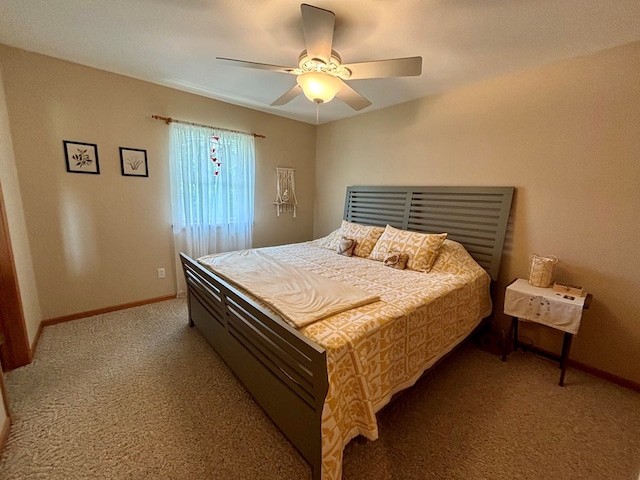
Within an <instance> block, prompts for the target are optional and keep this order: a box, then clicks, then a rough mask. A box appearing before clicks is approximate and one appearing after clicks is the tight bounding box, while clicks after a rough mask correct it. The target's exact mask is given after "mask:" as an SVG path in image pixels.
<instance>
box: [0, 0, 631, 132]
mask: <svg viewBox="0 0 640 480" xmlns="http://www.w3.org/2000/svg"><path fill="white" fill-rule="evenodd" d="M307 1H309V3H310V4H312V5H314V6H318V7H321V8H324V9H328V10H331V11H333V12H334V13H335V15H336V24H335V35H334V44H333V48H334V50H336V51H337V52H338V53H339V54H340V56H341V57H342V60H343V62H344V63H356V62H362V61H368V60H379V59H386V58H397V57H407V56H422V58H423V68H422V75H421V76H419V77H407V78H385V79H371V80H352V81H350V82H349V84H350V85H351V86H352V87H353V88H355V89H356V90H357V91H359V92H360V93H362V94H363V95H364V96H365V97H367V98H368V99H369V100H371V101H372V102H373V105H372V106H370V107H368V108H366V109H364V110H362V111H361V112H355V111H353V110H351V109H350V108H349V107H347V106H346V105H345V104H343V103H342V102H340V101H339V100H333V101H331V102H330V103H327V104H324V105H321V106H320V111H319V123H326V122H329V121H332V120H336V119H340V118H345V117H349V116H352V115H356V114H358V113H364V112H368V111H371V110H374V109H379V108H383V107H387V106H390V105H394V104H398V103H402V102H406V101H409V100H413V99H416V98H419V97H424V96H426V95H431V94H436V93H439V92H443V91H446V90H449V89H452V88H456V87H460V86H462V85H465V84H469V83H473V82H477V81H480V80H483V79H486V78H490V77H494V76H498V75H502V74H505V73H508V72H513V71H517V70H522V69H526V68H530V67H534V66H537V65H542V64H546V63H550V62H553V61H556V60H559V59H562V58H568V57H576V56H581V55H585V54H589V53H592V52H595V51H598V50H603V49H606V48H610V47H614V46H616V45H622V44H625V43H630V42H633V41H638V40H640V0H348V1H347V0H307ZM300 3H302V2H300V1H293V0H1V2H0V43H4V44H7V45H10V46H13V47H18V48H22V49H25V50H29V51H33V52H37V53H42V54H45V55H50V56H52V57H57V58H61V59H64V60H69V61H72V62H76V63H80V64H83V65H88V66H91V67H95V68H99V69H103V70H108V71H111V72H115V73H120V74H123V75H127V76H130V77H134V78H138V79H142V80H147V81H150V82H154V83H158V84H161V85H166V86H169V87H173V88H177V89H180V90H185V91H188V92H193V93H197V94H200V95H204V96H207V97H211V98H215V99H218V100H222V101H224V102H228V103H233V104H236V105H242V106H246V107H249V108H253V109H256V110H261V111H264V112H269V113H273V114H275V115H280V116H283V117H288V118H292V119H296V120H300V121H303V122H308V123H312V124H315V123H316V106H315V104H313V103H312V102H310V101H309V100H307V99H306V98H305V97H304V96H303V95H300V96H299V97H297V98H295V99H294V100H293V101H291V102H290V103H289V104H287V105H285V106H281V107H270V106H269V104H270V103H271V102H272V101H273V100H275V99H276V98H278V97H279V96H280V95H281V94H282V93H284V92H285V91H286V90H288V89H289V88H291V87H292V86H293V85H294V84H295V77H294V76H293V75H287V74H282V73H275V72H269V71H262V70H254V69H246V68H237V67H231V66H227V65H220V64H218V63H217V62H216V60H215V57H217V56H220V57H228V58H237V59H241V60H248V61H253V62H261V63H269V64H275V65H283V66H292V67H295V66H297V60H298V55H299V54H300V52H301V51H302V50H303V49H304V34H303V32H302V23H301V14H300ZM167 113H168V114H170V112H167Z"/></svg>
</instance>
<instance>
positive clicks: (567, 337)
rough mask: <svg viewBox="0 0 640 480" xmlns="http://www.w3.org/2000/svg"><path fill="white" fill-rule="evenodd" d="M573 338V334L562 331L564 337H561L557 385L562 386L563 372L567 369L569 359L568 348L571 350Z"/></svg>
mask: <svg viewBox="0 0 640 480" xmlns="http://www.w3.org/2000/svg"><path fill="white" fill-rule="evenodd" d="M572 340H573V334H571V333H567V332H565V333H564V338H563V339H562V355H561V357H560V368H561V370H562V371H561V372H560V382H558V385H560V386H561V387H564V374H565V372H566V371H567V360H568V359H569V350H571V341H572Z"/></svg>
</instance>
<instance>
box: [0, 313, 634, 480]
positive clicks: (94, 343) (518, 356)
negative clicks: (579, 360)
mask: <svg viewBox="0 0 640 480" xmlns="http://www.w3.org/2000/svg"><path fill="white" fill-rule="evenodd" d="M558 375H559V370H558V367H557V364H556V363H554V362H552V361H550V360H547V359H544V358H540V357H538V356H536V355H534V354H532V353H527V352H515V353H513V354H511V355H510V356H509V359H508V361H507V362H506V363H503V362H501V361H500V359H499V358H498V357H496V356H493V355H491V354H488V353H486V352H483V351H481V350H479V349H478V348H477V347H476V346H475V345H474V344H473V342H468V343H466V344H465V345H463V346H462V347H461V348H459V349H458V350H457V351H455V352H454V353H453V354H452V355H450V356H449V357H447V359H445V360H444V361H443V362H442V363H441V364H439V365H437V366H436V367H435V368H434V369H433V370H432V371H430V372H429V373H427V374H426V375H425V376H424V377H423V378H422V379H420V380H419V381H418V383H417V384H416V385H415V386H414V387H413V388H411V389H409V390H407V391H406V393H404V394H403V395H401V396H400V397H399V398H397V399H396V400H395V401H394V402H393V403H391V404H390V405H389V406H388V407H386V408H385V409H384V410H383V411H382V412H380V413H379V423H380V438H379V439H378V440H376V441H374V442H370V441H358V440H357V439H356V440H355V441H353V442H351V443H350V444H349V445H348V446H347V448H346V450H345V456H344V478H345V480H377V479H380V480H404V479H407V480H411V479H416V480H417V479H443V480H445V479H446V480H448V479H451V480H454V479H455V480H458V479H460V480H462V479H464V480H467V479H474V480H475V479H487V480H489V479H491V480H500V479H505V480H506V479H509V480H511V479H534V480H546V479H549V480H552V479H553V480H555V479H563V480H565V479H566V480H573V479H576V480H578V479H580V480H599V479H602V480H637V479H638V475H639V474H640V394H638V393H636V392H633V391H631V390H628V389H625V388H622V387H619V386H616V385H613V384H611V383H608V382H605V381H603V380H601V379H598V378H595V377H592V376H590V375H587V374H585V373H583V372H580V371H576V370H573V369H569V370H568V372H567V378H566V386H565V387H564V388H561V387H558V386H557V381H558ZM5 380H6V386H7V391H8V396H9V401H10V407H11V415H12V420H13V424H12V428H11V435H10V437H9V440H8V443H7V446H6V448H5V450H4V452H3V453H2V456H1V458H0V478H2V479H47V480H58V479H59V480H63V479H64V480H70V479H142V478H150V479H221V480H222V479H225V480H226V479H267V480H270V479H272V480H280V479H282V480H291V479H293V480H295V479H310V477H311V475H310V468H309V467H308V466H307V464H306V463H305V461H304V460H303V459H302V457H301V456H300V455H299V454H298V452H297V451H296V450H295V448H294V447H292V446H291V444H289V442H288V441H287V440H286V439H285V438H284V436H283V435H282V434H281V433H280V431H279V430H278V429H277V428H276V427H275V426H274V425H273V424H272V423H271V421H270V420H269V419H268V418H267V417H266V416H265V414H264V413H263V411H262V410H261V409H260V407H258V406H257V405H256V404H255V403H254V401H253V400H252V398H251V396H250V395H249V394H248V393H246V391H245V390H244V388H243V387H242V386H241V385H240V384H239V383H238V381H237V380H236V378H235V377H234V376H233V374H232V373H231V372H230V371H229V369H228V368H227V367H226V366H225V364H224V363H223V362H222V361H221V360H220V359H219V357H218V356H217V355H216V354H215V353H214V352H213V350H212V349H211V348H210V347H209V345H208V343H207V342H206V341H205V340H204V338H203V337H202V336H201V335H200V334H199V332H198V331H197V329H192V328H189V327H188V325H187V309H186V304H185V302H184V301H183V300H171V301H167V302H161V303H156V304H151V305H147V306H143V307H136V308H132V309H128V310H123V311H119V312H112V313H108V314H104V315H98V316H95V317H91V318H87V319H83V320H76V321H73V322H68V323H63V324H59V325H54V326H50V327H46V328H45V329H44V331H43V333H42V336H41V338H40V342H39V345H38V349H37V352H36V356H35V359H34V361H33V362H32V363H31V364H30V365H28V366H26V367H22V368H19V369H17V370H14V371H12V372H9V373H8V374H7V375H6V377H5Z"/></svg>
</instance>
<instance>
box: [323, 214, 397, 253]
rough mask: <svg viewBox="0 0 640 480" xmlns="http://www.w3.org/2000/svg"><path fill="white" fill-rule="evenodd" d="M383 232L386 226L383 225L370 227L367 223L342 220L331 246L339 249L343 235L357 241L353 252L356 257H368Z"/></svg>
mask: <svg viewBox="0 0 640 480" xmlns="http://www.w3.org/2000/svg"><path fill="white" fill-rule="evenodd" d="M382 232H384V228H382V227H369V226H367V225H360V224H359V223H352V222H347V221H346V220H342V225H341V226H340V228H339V229H338V234H337V235H336V236H335V238H334V239H333V242H332V244H331V245H330V247H329V248H331V249H332V250H337V248H338V243H339V242H340V239H341V238H342V237H347V238H351V239H353V240H355V241H356V246H355V248H354V249H353V254H354V255H355V256H356V257H364V258H367V257H368V256H369V254H370V253H371V250H373V247H374V246H375V244H376V242H377V241H378V238H380V235H382ZM385 253H386V252H385Z"/></svg>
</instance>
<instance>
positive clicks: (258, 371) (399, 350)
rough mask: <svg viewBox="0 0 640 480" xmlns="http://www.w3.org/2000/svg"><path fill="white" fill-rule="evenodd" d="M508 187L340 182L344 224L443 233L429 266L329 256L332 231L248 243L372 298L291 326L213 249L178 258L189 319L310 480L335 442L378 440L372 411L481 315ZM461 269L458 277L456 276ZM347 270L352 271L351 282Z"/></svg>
mask: <svg viewBox="0 0 640 480" xmlns="http://www.w3.org/2000/svg"><path fill="white" fill-rule="evenodd" d="M513 192H514V189H513V187H391V186H384V187H367V186H352V187H348V189H347V195H346V199H345V209H344V215H343V220H344V221H346V222H347V223H349V224H357V225H364V226H368V227H371V228H375V227H380V229H381V230H382V229H384V228H385V227H386V228H391V229H392V228H396V229H401V230H403V231H411V232H417V233H420V234H440V233H442V232H446V233H447V239H446V240H445V241H444V243H443V244H442V247H441V248H440V252H439V253H438V255H437V256H436V257H435V260H434V264H433V266H430V267H431V271H429V273H428V274H425V273H421V272H415V271H412V272H405V271H400V270H394V269H390V268H388V267H387V266H384V264H383V262H379V261H374V260H370V259H368V258H362V257H355V256H354V257H344V256H341V255H337V254H336V252H335V250H333V249H332V248H330V247H331V246H332V245H334V243H335V235H338V234H339V231H338V232H334V233H333V235H334V237H332V236H331V235H329V236H328V237H325V238H323V239H318V240H315V241H312V242H304V243H302V244H294V245H288V246H280V247H269V248H266V249H259V250H260V251H261V252H263V253H264V254H265V255H267V256H268V257H274V258H276V259H277V260H278V261H280V262H283V263H287V264H290V265H293V266H295V267H296V268H300V267H301V269H303V270H310V271H312V272H315V274H318V275H324V276H329V277H334V278H335V279H336V280H338V281H345V282H346V283H348V282H351V283H352V284H354V285H355V286H358V287H362V288H363V290H371V291H374V292H375V293H376V294H377V296H378V298H379V300H375V299H374V300H373V301H371V302H370V303H367V304H364V305H362V306H359V307H357V308H353V309H350V310H346V311H341V312H338V313H336V314H333V315H331V316H329V317H327V318H323V319H321V320H319V321H317V322H314V323H311V324H309V325H305V326H303V327H300V328H296V327H294V326H292V325H291V324H290V322H289V319H288V318H286V316H284V315H281V314H280V313H277V312H279V310H277V309H274V308H271V305H270V304H268V303H266V302H265V301H263V300H261V299H260V298H258V297H256V296H255V295H254V294H253V293H252V292H251V291H249V290H247V289H246V288H244V287H243V286H242V284H241V283H237V282H236V281H235V280H232V279H231V276H229V275H228V273H227V272H226V271H225V270H224V269H220V270H216V268H217V267H216V266H215V265H210V264H208V263H207V262H208V261H209V263H215V261H216V260H214V259H215V258H217V256H214V257H205V258H203V259H200V260H199V261H198V260H196V259H191V258H189V257H188V256H187V255H184V254H181V261H182V265H183V269H184V274H185V278H186V282H187V287H188V307H189V323H190V325H191V326H196V327H197V328H198V329H199V330H200V331H201V332H202V334H203V335H204V336H205V337H206V339H207V340H208V341H209V343H211V345H212V346H213V348H214V349H215V350H216V351H217V352H218V354H220V356H221V357H222V358H223V359H224V360H225V362H226V363H227V364H228V366H229V367H230V368H231V369H232V370H233V372H234V373H235V374H236V376H237V377H238V378H239V379H240V380H241V382H242V383H243V384H244V385H245V387H246V388H247V390H248V391H249V392H250V393H251V394H252V395H253V397H254V398H255V400H256V401H257V402H258V403H259V404H260V405H261V407H262V408H263V409H264V410H265V412H266V413H267V414H268V415H269V417H270V418H271V419H272V420H273V421H274V423H275V424H276V425H277V426H278V427H279V428H280V429H281V430H282V432H283V433H284V434H285V435H286V436H287V438H288V439H289V440H290V441H291V442H292V444H293V445H294V446H295V447H296V448H297V449H298V450H299V452H300V453H301V455H302V456H303V457H304V458H305V459H306V460H307V462H308V463H309V464H310V465H311V469H312V477H313V479H314V480H319V479H320V478H323V479H339V478H340V477H341V468H342V452H343V449H344V446H345V445H346V443H347V442H348V441H350V440H351V439H352V438H353V437H355V436H357V435H363V436H364V437H366V438H369V439H372V440H373V439H375V438H377V435H378V432H377V424H376V419H375V413H376V412H377V411H379V410H380V408H382V407H383V406H384V405H386V404H387V403H388V402H389V401H390V400H391V398H392V396H393V395H394V394H396V393H397V392H399V391H400V390H402V389H404V388H408V387H410V386H411V385H413V384H414V383H415V382H416V381H417V379H418V378H419V377H420V376H421V375H422V373H423V372H424V371H425V370H426V369H428V368H430V367H431V366H432V365H434V364H435V363H436V362H437V361H438V360H439V359H440V358H442V357H443V356H444V355H446V354H447V353H448V352H449V351H450V350H451V349H453V348H454V347H455V346H456V345H458V344H459V343H460V342H461V341H462V340H464V339H465V338H466V337H467V336H468V335H469V334H470V333H471V332H472V331H473V330H474V328H475V327H476V326H477V325H478V324H479V322H480V320H481V319H482V318H484V317H486V316H488V315H489V314H490V312H491V299H490V297H489V293H488V292H489V283H490V282H491V281H495V280H496V279H497V276H498V271H499V266H500V259H501V256H502V248H503V244H504V238H505V234H506V230H507V223H508V218H509V211H510V207H511V201H512V197H513ZM387 225H389V227H387ZM460 270H464V271H465V272H468V273H465V275H469V277H468V278H466V277H465V278H464V279H461V278H460V277H462V276H463V275H460V274H459V271H460ZM355 271H359V272H360V273H359V274H358V275H359V276H357V275H355V274H353V277H354V278H351V276H352V272H355ZM403 282H404V283H403ZM458 282H460V283H459V284H458ZM397 285H401V287H400V288H399V289H398V290H394V286H397ZM426 292H429V293H426ZM475 292H484V293H481V294H478V295H476V293H475ZM454 319H455V321H454Z"/></svg>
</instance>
